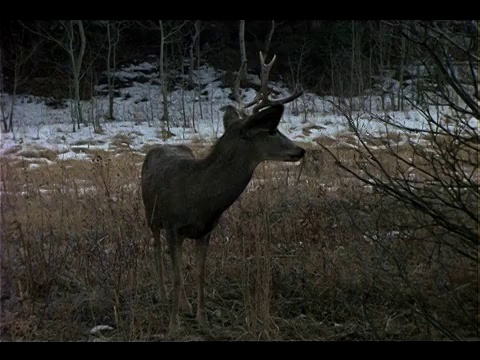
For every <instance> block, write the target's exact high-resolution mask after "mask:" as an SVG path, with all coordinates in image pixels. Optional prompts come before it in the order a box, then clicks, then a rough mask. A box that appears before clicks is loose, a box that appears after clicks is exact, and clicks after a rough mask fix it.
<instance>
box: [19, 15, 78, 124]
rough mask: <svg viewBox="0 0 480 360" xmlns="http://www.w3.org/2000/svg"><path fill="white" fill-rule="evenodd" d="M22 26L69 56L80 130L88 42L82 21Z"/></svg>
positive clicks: (62, 21)
mask: <svg viewBox="0 0 480 360" xmlns="http://www.w3.org/2000/svg"><path fill="white" fill-rule="evenodd" d="M22 25H23V26H24V27H25V28H27V29H28V30H30V31H31V32H32V33H34V34H36V35H39V36H41V37H42V38H44V39H47V40H49V41H53V42H54V43H56V44H57V45H59V46H60V47H61V48H62V49H63V50H65V51H66V52H67V54H68V57H69V59H70V64H71V75H72V86H73V90H74V96H75V102H74V103H75V115H76V117H77V127H78V129H80V123H85V120H84V117H83V114H82V105H81V101H80V80H81V70H82V62H83V56H84V55H85V48H86V45H87V40H86V36H85V30H84V28H83V21H82V20H60V21H58V22H55V23H54V25H53V26H52V25H51V24H50V23H49V24H48V25H47V24H41V23H36V24H35V25H36V26H35V28H32V27H30V26H28V25H26V24H24V23H22ZM72 120H73V127H72V130H73V132H75V119H72Z"/></svg>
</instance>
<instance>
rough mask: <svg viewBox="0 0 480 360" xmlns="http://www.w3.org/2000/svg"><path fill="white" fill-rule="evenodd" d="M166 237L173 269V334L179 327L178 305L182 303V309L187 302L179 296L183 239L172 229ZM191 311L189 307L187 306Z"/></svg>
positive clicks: (181, 285)
mask: <svg viewBox="0 0 480 360" xmlns="http://www.w3.org/2000/svg"><path fill="white" fill-rule="evenodd" d="M166 235H167V236H166V237H167V242H168V247H169V249H170V257H171V259H172V267H173V274H174V275H173V298H172V300H173V301H172V302H173V304H172V313H171V317H170V332H175V331H176V330H177V328H178V327H179V325H180V319H179V316H178V313H179V310H180V304H181V303H182V307H185V305H186V304H185V303H184V301H187V304H188V300H186V299H183V300H181V299H182V297H185V295H181V293H184V285H183V274H182V270H183V262H182V244H183V240H184V238H181V237H179V236H178V234H177V233H176V231H175V230H174V229H168V230H167V231H166ZM188 305H189V306H190V309H191V305H190V304H188Z"/></svg>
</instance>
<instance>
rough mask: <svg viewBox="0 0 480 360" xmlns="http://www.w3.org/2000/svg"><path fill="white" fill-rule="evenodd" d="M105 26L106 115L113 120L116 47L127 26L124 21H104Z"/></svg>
mask: <svg viewBox="0 0 480 360" xmlns="http://www.w3.org/2000/svg"><path fill="white" fill-rule="evenodd" d="M105 26H106V28H107V42H108V52H107V81H108V114H107V119H109V120H113V119H115V116H114V114H113V111H114V107H113V94H114V88H115V76H114V73H115V71H116V69H117V45H118V43H119V42H120V33H121V32H122V31H123V30H124V29H125V28H126V27H127V26H128V24H127V22H125V21H111V20H106V22H105Z"/></svg>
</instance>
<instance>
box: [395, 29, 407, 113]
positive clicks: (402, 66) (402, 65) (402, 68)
mask: <svg viewBox="0 0 480 360" xmlns="http://www.w3.org/2000/svg"><path fill="white" fill-rule="evenodd" d="M401 46H402V48H401V52H400V56H401V57H400V70H399V71H400V74H399V77H398V81H399V85H400V86H399V87H398V94H397V101H398V110H400V111H403V105H404V103H403V75H404V72H405V48H406V40H405V37H402V45H401Z"/></svg>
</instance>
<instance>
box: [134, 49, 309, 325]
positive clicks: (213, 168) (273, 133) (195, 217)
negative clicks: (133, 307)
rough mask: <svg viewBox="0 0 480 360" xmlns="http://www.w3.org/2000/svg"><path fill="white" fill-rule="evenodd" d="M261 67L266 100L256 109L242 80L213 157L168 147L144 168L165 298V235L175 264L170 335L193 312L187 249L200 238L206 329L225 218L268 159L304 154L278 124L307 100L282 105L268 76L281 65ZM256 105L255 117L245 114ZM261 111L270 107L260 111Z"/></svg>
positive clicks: (201, 315) (201, 313) (200, 313)
mask: <svg viewBox="0 0 480 360" xmlns="http://www.w3.org/2000/svg"><path fill="white" fill-rule="evenodd" d="M260 60H261V65H262V90H261V91H262V94H260V95H259V96H258V97H257V98H256V100H255V101H254V102H251V103H250V104H249V105H246V106H245V105H243V104H242V101H241V99H240V95H239V85H238V83H239V79H237V83H236V85H235V95H236V100H237V102H238V104H239V105H240V106H241V108H240V109H236V108H235V107H233V106H228V107H227V108H226V111H225V114H224V118H223V123H224V128H225V132H224V134H223V136H222V137H221V138H220V139H218V141H217V142H216V143H215V145H214V146H213V148H212V150H211V152H210V154H209V155H208V156H206V157H205V158H203V159H196V158H195V157H194V155H193V152H192V151H191V150H190V149H189V148H188V147H187V146H185V145H180V146H173V145H164V146H161V147H157V148H154V149H152V150H150V151H149V152H148V153H147V155H146V157H145V160H144V163H143V167H142V176H141V185H142V198H143V202H144V206H145V213H146V217H147V221H148V224H149V227H150V229H151V231H152V233H153V238H154V249H155V255H154V257H155V265H156V268H157V271H158V275H159V278H160V290H159V295H160V299H161V300H165V299H166V291H165V285H164V269H163V261H162V247H161V243H160V231H161V230H162V229H163V230H164V231H165V235H166V240H167V244H168V247H169V251H170V256H171V260H172V266H173V272H174V280H173V305H172V311H171V318H170V325H169V329H170V332H172V331H175V329H176V328H177V327H178V325H179V317H178V313H179V311H182V312H190V313H191V312H192V307H191V305H190V303H189V301H188V299H187V296H186V293H185V287H184V279H183V263H182V244H183V241H184V240H185V239H186V238H191V239H194V240H195V253H196V267H197V286H198V308H197V314H196V318H197V321H198V322H199V323H200V325H206V324H207V318H206V313H205V300H204V283H205V259H206V255H207V248H208V244H209V240H210V235H211V233H212V231H213V230H214V229H215V227H216V226H217V224H218V221H219V219H220V217H221V216H222V214H223V212H224V211H225V210H227V209H228V208H229V207H230V206H231V205H232V204H233V203H234V202H235V200H236V199H237V198H238V197H239V196H240V195H241V194H242V192H243V191H244V189H245V188H246V187H247V185H248V183H249V182H250V179H251V178H252V175H253V172H254V170H255V168H256V167H257V166H258V165H259V164H260V163H261V162H262V161H265V160H277V161H298V160H300V159H301V158H302V157H303V156H304V154H305V150H304V149H302V148H301V147H299V146H297V145H295V144H294V143H293V142H292V141H290V140H289V139H288V138H287V137H285V136H284V135H283V134H282V133H281V132H280V131H279V130H278V129H277V126H278V124H279V122H280V119H281V117H282V114H283V111H284V106H283V104H285V103H287V102H289V101H292V100H293V99H295V98H296V97H298V96H300V95H301V92H298V91H297V92H296V93H295V94H294V95H292V96H289V97H287V98H285V99H281V100H270V99H268V87H267V81H268V72H269V70H270V68H271V66H272V64H273V62H274V60H275V57H274V58H273V60H272V61H271V62H270V63H269V64H265V62H264V59H263V56H262V53H260ZM254 104H256V105H255V107H254V108H253V113H252V115H247V114H246V112H245V108H246V107H249V106H252V105H254ZM261 109H264V110H262V111H260V110H261Z"/></svg>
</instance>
